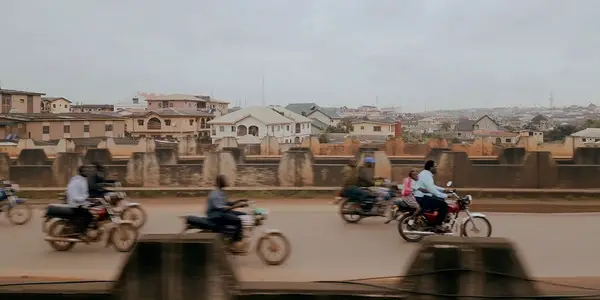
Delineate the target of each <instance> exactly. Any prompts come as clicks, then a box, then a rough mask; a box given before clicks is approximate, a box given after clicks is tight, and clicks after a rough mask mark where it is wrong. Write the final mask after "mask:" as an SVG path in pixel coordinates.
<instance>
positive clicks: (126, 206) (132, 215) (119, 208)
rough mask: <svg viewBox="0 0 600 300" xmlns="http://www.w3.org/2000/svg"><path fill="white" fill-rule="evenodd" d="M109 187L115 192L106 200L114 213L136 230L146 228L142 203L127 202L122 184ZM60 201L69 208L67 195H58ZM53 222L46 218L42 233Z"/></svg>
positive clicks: (145, 216)
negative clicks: (129, 222) (127, 221)
mask: <svg viewBox="0 0 600 300" xmlns="http://www.w3.org/2000/svg"><path fill="white" fill-rule="evenodd" d="M107 185H108V186H112V187H114V188H115V191H112V192H108V193H106V195H105V196H104V198H105V200H106V201H107V202H108V203H109V204H110V205H111V206H112V207H113V211H114V212H115V213H116V214H119V215H120V216H121V218H122V219H123V220H129V221H131V222H132V224H133V226H134V227H135V228H136V229H139V228H141V227H142V226H144V224H146V220H147V214H146V211H145V210H144V209H143V208H142V205H141V204H140V203H135V202H129V201H128V200H127V194H126V193H125V192H122V191H120V188H121V183H120V182H115V183H112V184H107ZM58 199H59V201H60V202H61V203H63V204H64V206H65V207H68V205H67V193H60V194H58ZM52 221H54V220H52V219H51V218H46V219H45V220H44V222H42V232H47V231H48V228H49V227H50V224H51V223H52Z"/></svg>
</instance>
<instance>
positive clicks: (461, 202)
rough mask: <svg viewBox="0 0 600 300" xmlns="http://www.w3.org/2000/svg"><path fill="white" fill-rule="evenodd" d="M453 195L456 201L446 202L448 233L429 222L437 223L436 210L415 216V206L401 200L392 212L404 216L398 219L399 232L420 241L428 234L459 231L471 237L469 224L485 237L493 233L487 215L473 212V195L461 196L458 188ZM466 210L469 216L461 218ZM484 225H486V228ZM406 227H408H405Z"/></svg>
mask: <svg viewBox="0 0 600 300" xmlns="http://www.w3.org/2000/svg"><path fill="white" fill-rule="evenodd" d="M446 186H447V187H451V186H452V181H449V182H448V183H447V184H446ZM451 195H452V196H454V198H456V201H454V203H452V202H446V203H447V204H448V216H447V217H446V220H445V221H444V223H445V224H446V225H448V226H449V228H450V229H451V231H450V232H447V233H438V232H436V231H435V226H432V225H429V224H435V219H436V216H437V212H436V211H421V213H419V214H418V215H417V216H416V217H415V216H414V212H415V208H414V207H411V206H409V205H407V204H405V202H403V201H399V202H398V203H396V204H394V205H393V207H392V212H393V213H394V214H395V215H396V218H397V217H398V216H400V215H401V214H399V213H402V216H401V217H400V219H399V220H398V233H399V234H400V236H401V237H402V238H403V239H404V240H405V241H407V242H418V241H420V240H422V239H423V238H424V237H425V236H428V235H436V234H439V235H455V233H458V234H459V235H460V236H462V237H470V236H471V235H470V233H469V232H468V231H467V226H469V225H472V226H473V229H472V231H474V232H475V233H479V232H483V234H484V236H485V237H489V236H491V235H492V224H491V223H490V221H489V220H488V219H487V217H486V216H485V215H484V214H482V213H477V212H471V211H470V210H469V205H471V203H473V197H472V196H471V195H466V196H464V197H460V196H459V195H457V194H456V190H453V191H452V192H451ZM462 211H464V212H466V214H467V216H466V217H464V218H462V219H459V214H460V212H462ZM478 220H479V221H482V222H483V223H482V224H481V225H477V224H475V223H476V222H475V221H478ZM483 227H486V228H485V230H484V228H483ZM405 228H406V229H405Z"/></svg>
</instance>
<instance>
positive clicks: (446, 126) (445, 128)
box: [440, 122, 452, 131]
mask: <svg viewBox="0 0 600 300" xmlns="http://www.w3.org/2000/svg"><path fill="white" fill-rule="evenodd" d="M440 129H442V130H443V131H450V129H452V124H450V122H444V123H442V125H441V126H440Z"/></svg>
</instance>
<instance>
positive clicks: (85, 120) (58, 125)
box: [0, 113, 125, 141]
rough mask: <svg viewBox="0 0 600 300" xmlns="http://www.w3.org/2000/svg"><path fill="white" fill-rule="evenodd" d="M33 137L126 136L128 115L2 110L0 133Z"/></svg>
mask: <svg viewBox="0 0 600 300" xmlns="http://www.w3.org/2000/svg"><path fill="white" fill-rule="evenodd" d="M9 134H10V135H11V136H12V137H13V138H15V137H16V138H20V139H23V138H29V139H33V140H42V141H47V140H56V139H62V138H91V137H123V136H124V135H125V119H123V118H121V117H115V116H108V115H102V114H91V113H87V114H86V113H65V114H50V113H39V114H18V113H10V114H2V115H0V136H2V137H5V136H8V135H9Z"/></svg>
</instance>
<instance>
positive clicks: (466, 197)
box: [465, 195, 473, 203]
mask: <svg viewBox="0 0 600 300" xmlns="http://www.w3.org/2000/svg"><path fill="white" fill-rule="evenodd" d="M465 200H466V201H467V203H472V202H473V197H472V196H471V195H466V196H465Z"/></svg>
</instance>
